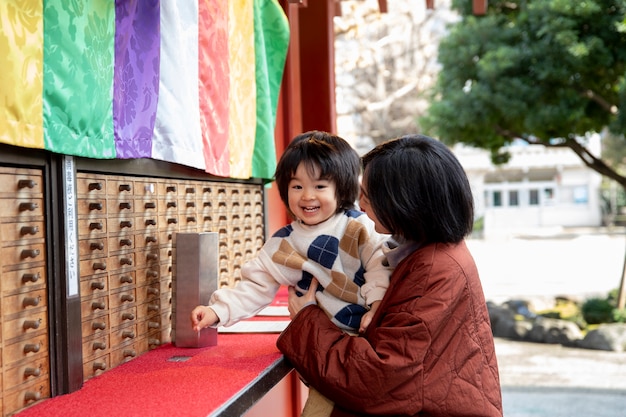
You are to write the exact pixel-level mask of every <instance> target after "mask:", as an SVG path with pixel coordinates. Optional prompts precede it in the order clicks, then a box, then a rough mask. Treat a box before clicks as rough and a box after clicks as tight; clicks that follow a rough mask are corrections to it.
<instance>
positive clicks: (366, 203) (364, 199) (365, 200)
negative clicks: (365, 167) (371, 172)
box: [359, 171, 391, 234]
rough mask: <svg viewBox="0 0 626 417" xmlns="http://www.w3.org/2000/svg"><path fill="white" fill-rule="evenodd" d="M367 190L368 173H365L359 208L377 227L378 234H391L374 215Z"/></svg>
mask: <svg viewBox="0 0 626 417" xmlns="http://www.w3.org/2000/svg"><path fill="white" fill-rule="evenodd" d="M366 190H367V171H365V173H364V174H363V179H362V180H361V192H360V193H359V207H360V208H361V210H362V211H363V212H364V213H365V214H367V217H369V218H370V219H372V221H373V222H374V225H375V230H376V231H377V232H378V233H385V234H389V233H391V232H390V231H389V230H387V229H386V228H385V226H383V225H382V224H381V223H380V221H379V220H378V217H376V214H374V210H373V209H372V206H371V205H370V199H369V197H368V195H367V191H366Z"/></svg>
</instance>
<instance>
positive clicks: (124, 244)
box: [120, 239, 133, 246]
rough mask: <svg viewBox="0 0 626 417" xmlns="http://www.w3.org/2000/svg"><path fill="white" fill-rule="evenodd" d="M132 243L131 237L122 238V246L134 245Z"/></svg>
mask: <svg viewBox="0 0 626 417" xmlns="http://www.w3.org/2000/svg"><path fill="white" fill-rule="evenodd" d="M132 244H133V242H132V241H131V240H130V239H120V246H132Z"/></svg>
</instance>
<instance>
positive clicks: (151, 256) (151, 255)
mask: <svg viewBox="0 0 626 417" xmlns="http://www.w3.org/2000/svg"><path fill="white" fill-rule="evenodd" d="M146 259H147V260H149V261H158V260H159V255H157V254H156V253H149V254H147V255H146Z"/></svg>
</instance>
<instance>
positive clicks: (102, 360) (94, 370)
mask: <svg viewBox="0 0 626 417" xmlns="http://www.w3.org/2000/svg"><path fill="white" fill-rule="evenodd" d="M110 368H111V359H110V357H109V354H108V353H106V354H104V355H101V356H98V357H97V358H94V359H91V360H88V361H86V362H84V363H83V381H86V380H88V379H90V378H93V377H94V376H98V375H100V374H101V373H103V372H105V371H108V370H109V369H110Z"/></svg>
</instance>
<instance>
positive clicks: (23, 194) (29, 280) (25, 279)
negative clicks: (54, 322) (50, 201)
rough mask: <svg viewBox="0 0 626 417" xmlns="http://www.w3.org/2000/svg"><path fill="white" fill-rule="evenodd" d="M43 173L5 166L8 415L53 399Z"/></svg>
mask: <svg viewBox="0 0 626 417" xmlns="http://www.w3.org/2000/svg"><path fill="white" fill-rule="evenodd" d="M43 189H44V187H43V174H42V171H41V170H39V169H27V168H13V167H0V293H1V298H0V329H1V330H0V335H1V336H0V369H1V372H0V377H1V390H0V393H1V395H0V399H1V403H2V406H1V408H2V413H3V415H9V414H13V413H14V412H16V411H18V410H20V409H21V408H23V407H25V406H27V405H30V404H32V403H33V402H35V401H38V400H40V399H44V398H48V397H49V396H50V361H49V356H48V352H49V349H48V343H49V342H48V337H49V335H48V333H49V332H48V327H49V326H48V302H47V300H48V295H47V294H48V289H47V284H46V282H47V277H46V267H45V265H46V258H47V256H46V233H45V230H46V229H45V216H44V213H45V199H44V193H43Z"/></svg>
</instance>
